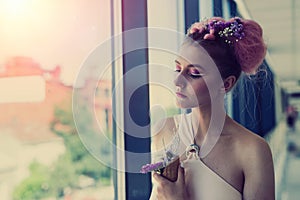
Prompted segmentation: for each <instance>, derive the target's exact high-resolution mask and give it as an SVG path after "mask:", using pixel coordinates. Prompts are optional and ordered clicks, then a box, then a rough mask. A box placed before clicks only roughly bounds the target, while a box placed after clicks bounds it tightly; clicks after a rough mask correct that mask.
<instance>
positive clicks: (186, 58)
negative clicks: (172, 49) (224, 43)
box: [174, 44, 223, 108]
mask: <svg viewBox="0 0 300 200" xmlns="http://www.w3.org/2000/svg"><path fill="white" fill-rule="evenodd" d="M175 72H176V76H175V79H174V84H175V86H176V91H175V92H176V102H177V105H178V106H179V107H180V108H193V107H199V106H210V105H211V98H215V97H217V96H216V95H217V94H218V92H219V91H220V89H221V86H222V83H223V81H222V79H221V76H220V75H219V71H218V70H217V67H216V65H215V63H214V62H213V60H212V59H211V57H210V56H209V55H208V54H207V52H206V51H205V50H204V49H203V48H202V47H200V46H199V45H194V44H184V45H183V46H182V47H181V49H180V52H179V56H178V57H177V59H176V60H175ZM218 79H220V80H218ZM220 81H221V82H220Z"/></svg>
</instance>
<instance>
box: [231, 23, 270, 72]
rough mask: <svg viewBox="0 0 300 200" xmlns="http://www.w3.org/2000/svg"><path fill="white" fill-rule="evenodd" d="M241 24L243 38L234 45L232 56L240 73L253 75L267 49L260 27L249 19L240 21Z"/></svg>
mask: <svg viewBox="0 0 300 200" xmlns="http://www.w3.org/2000/svg"><path fill="white" fill-rule="evenodd" d="M242 23H243V26H244V33H245V37H244V38H243V39H241V40H239V41H238V42H236V43H235V44H234V54H235V55H236V59H237V61H238V62H239V63H240V65H241V68H242V71H244V72H246V73H248V74H253V73H255V72H256V71H257V68H258V67H259V66H260V65H261V63H262V62H263V60H264V58H265V56H266V51H267V48H266V44H265V43H264V40H263V30H262V28H261V27H260V25H259V24H258V23H256V22H255V21H253V20H249V19H242Z"/></svg>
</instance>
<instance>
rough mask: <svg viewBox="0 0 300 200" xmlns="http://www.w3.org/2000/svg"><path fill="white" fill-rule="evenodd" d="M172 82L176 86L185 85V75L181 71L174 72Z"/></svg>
mask: <svg viewBox="0 0 300 200" xmlns="http://www.w3.org/2000/svg"><path fill="white" fill-rule="evenodd" d="M174 84H175V86H177V87H180V88H184V87H185V85H186V79H185V77H184V76H183V75H182V74H181V73H178V74H176V76H175V78H174Z"/></svg>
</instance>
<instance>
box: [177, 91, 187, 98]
mask: <svg viewBox="0 0 300 200" xmlns="http://www.w3.org/2000/svg"><path fill="white" fill-rule="evenodd" d="M176 96H177V97H179V98H182V99H183V98H186V96H185V95H184V94H182V93H180V92H176Z"/></svg>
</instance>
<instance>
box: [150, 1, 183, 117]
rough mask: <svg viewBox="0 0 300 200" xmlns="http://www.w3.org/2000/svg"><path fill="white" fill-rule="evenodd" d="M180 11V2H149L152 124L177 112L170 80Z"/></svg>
mask: <svg viewBox="0 0 300 200" xmlns="http://www.w3.org/2000/svg"><path fill="white" fill-rule="evenodd" d="M166 7H168V9H167V10H166V9H165V8H166ZM183 10H184V8H183V2H179V1H178V2H177V3H174V2H173V1H172V0H168V1H159V0H153V1H148V27H149V29H150V34H149V44H150V48H149V82H150V109H151V123H155V122H156V121H157V120H159V119H161V118H164V117H166V116H171V115H174V114H177V113H179V111H180V110H179V109H178V108H177V107H176V104H175V96H174V88H173V82H172V80H173V77H174V69H175V62H174V60H175V59H176V54H177V50H178V48H179V45H180V43H181V41H182V36H183V35H182V34H183V33H184V18H183ZM154 32H155V33H154ZM151 33H154V34H151ZM155 44H156V45H155ZM157 44H158V45H157ZM160 44H161V45H160ZM165 44H167V45H165Z"/></svg>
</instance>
